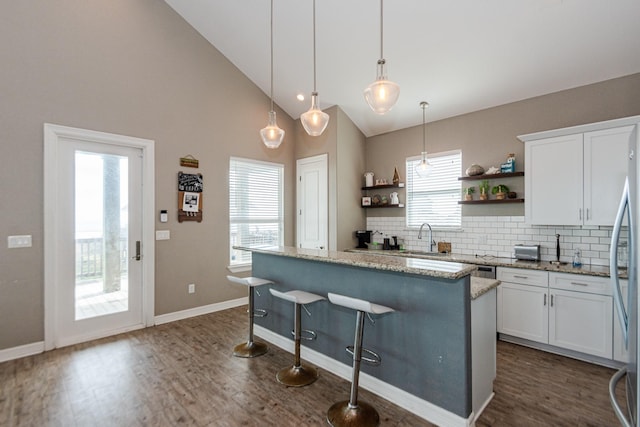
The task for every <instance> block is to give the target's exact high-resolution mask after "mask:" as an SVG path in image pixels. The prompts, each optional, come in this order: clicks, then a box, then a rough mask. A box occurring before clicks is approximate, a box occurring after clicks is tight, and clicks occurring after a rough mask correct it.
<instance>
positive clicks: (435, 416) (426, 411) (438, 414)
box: [254, 325, 475, 427]
mask: <svg viewBox="0 0 640 427" xmlns="http://www.w3.org/2000/svg"><path fill="white" fill-rule="evenodd" d="M254 333H255V334H256V335H258V336H260V337H261V338H263V339H264V340H266V341H268V342H270V343H271V344H273V345H275V346H277V347H280V348H281V349H283V350H286V351H288V352H290V353H293V350H294V347H293V346H294V343H293V340H290V339H288V338H284V337H283V336H281V335H278V334H276V333H275V332H273V331H270V330H269V329H266V328H264V327H262V326H259V325H255V326H254ZM300 357H302V358H303V359H305V360H307V361H308V362H311V363H313V364H314V365H316V366H318V367H320V368H323V369H326V370H327V371H329V372H331V373H332V374H334V375H337V376H339V377H340V378H343V379H345V380H347V381H351V366H350V365H345V364H344V363H341V362H338V361H337V360H335V359H332V358H330V357H328V356H326V355H324V354H322V353H319V352H317V351H315V350H312V349H310V348H307V347H304V346H302V347H301V348H300ZM359 385H360V387H362V388H363V389H365V390H368V391H370V392H372V393H374V394H376V395H378V396H380V397H382V398H383V399H386V400H388V401H389V402H392V403H394V404H396V405H398V406H400V407H401V408H403V409H406V410H407V411H409V412H411V413H413V414H415V415H417V416H419V417H421V418H424V419H425V420H427V421H429V422H430V423H433V424H436V425H439V426H450V427H469V426H473V425H474V418H475V415H474V414H473V413H471V415H470V416H469V418H462V417H461V416H459V415H456V414H454V413H451V412H449V411H447V410H445V409H442V408H441V407H439V406H436V405H434V404H433V403H431V402H427V401H426V400H424V399H420V398H419V397H416V396H414V395H412V394H410V393H407V392H406V391H404V390H402V389H399V388H397V387H395V386H392V385H390V384H388V383H385V382H384V381H381V380H379V379H378V378H375V377H373V376H371V375H368V374H366V373H364V372H361V373H360V383H359Z"/></svg>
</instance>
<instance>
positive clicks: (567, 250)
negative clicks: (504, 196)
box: [367, 216, 626, 265]
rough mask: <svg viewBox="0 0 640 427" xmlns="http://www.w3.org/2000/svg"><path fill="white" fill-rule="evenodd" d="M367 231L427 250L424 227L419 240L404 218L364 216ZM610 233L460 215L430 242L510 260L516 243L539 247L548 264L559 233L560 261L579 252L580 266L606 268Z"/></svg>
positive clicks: (605, 229)
mask: <svg viewBox="0 0 640 427" xmlns="http://www.w3.org/2000/svg"><path fill="white" fill-rule="evenodd" d="M367 230H372V231H378V233H375V234H374V235H373V236H372V240H373V241H374V242H380V243H382V241H383V239H384V238H385V237H391V236H397V237H398V239H399V240H400V241H401V242H403V243H404V245H405V248H406V249H407V250H422V251H427V250H429V247H428V240H427V228H426V227H425V228H424V230H423V238H422V239H421V240H419V239H418V230H417V229H408V228H407V227H406V224H405V218H404V217H368V218H367ZM611 231H612V227H602V226H600V227H598V226H591V227H587V226H582V227H581V226H541V225H528V224H526V223H525V220H524V216H464V217H462V229H460V230H455V231H443V230H433V240H435V241H436V243H437V242H441V241H445V242H451V252H452V253H454V254H460V255H477V256H489V257H491V256H493V257H507V258H513V246H514V245H516V244H539V245H540V257H541V258H542V260H543V261H551V260H555V259H556V234H560V260H561V261H566V262H571V261H572V260H573V254H574V252H575V250H576V249H580V251H581V255H582V263H583V264H592V265H609V247H610V240H611ZM623 239H626V231H625V230H623V232H622V238H621V240H623ZM623 244H624V243H623ZM436 248H437V246H434V250H436Z"/></svg>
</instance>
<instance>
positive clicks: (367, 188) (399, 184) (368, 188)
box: [362, 182, 404, 190]
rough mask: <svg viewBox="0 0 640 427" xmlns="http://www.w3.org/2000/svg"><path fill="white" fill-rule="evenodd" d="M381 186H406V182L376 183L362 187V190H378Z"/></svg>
mask: <svg viewBox="0 0 640 427" xmlns="http://www.w3.org/2000/svg"><path fill="white" fill-rule="evenodd" d="M380 188H404V182H399V183H398V184H384V185H374V186H372V187H362V190H378V189H380Z"/></svg>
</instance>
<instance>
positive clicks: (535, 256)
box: [513, 245, 540, 261]
mask: <svg viewBox="0 0 640 427" xmlns="http://www.w3.org/2000/svg"><path fill="white" fill-rule="evenodd" d="M513 254H514V256H515V258H516V259H520V260H525V261H540V245H514V247H513Z"/></svg>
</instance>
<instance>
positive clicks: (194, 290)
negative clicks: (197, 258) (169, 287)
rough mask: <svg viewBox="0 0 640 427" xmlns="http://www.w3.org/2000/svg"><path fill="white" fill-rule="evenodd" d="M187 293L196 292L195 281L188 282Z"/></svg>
mask: <svg viewBox="0 0 640 427" xmlns="http://www.w3.org/2000/svg"><path fill="white" fill-rule="evenodd" d="M189 293H190V294H194V293H196V284H195V283H189Z"/></svg>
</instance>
